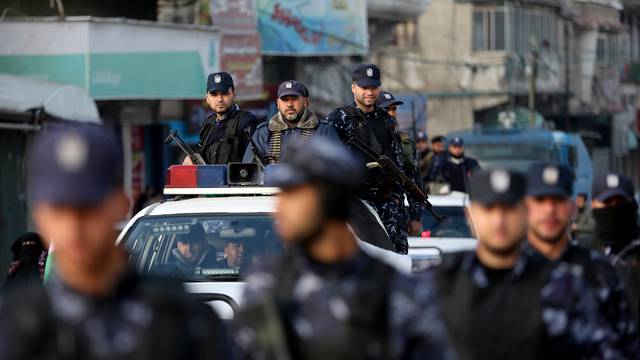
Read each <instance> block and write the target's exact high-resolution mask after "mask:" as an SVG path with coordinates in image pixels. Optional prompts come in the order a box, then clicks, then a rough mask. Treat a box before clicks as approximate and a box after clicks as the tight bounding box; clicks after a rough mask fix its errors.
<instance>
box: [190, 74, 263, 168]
mask: <svg viewBox="0 0 640 360" xmlns="http://www.w3.org/2000/svg"><path fill="white" fill-rule="evenodd" d="M235 98H236V90H235V87H234V85H233V78H231V75H229V73H226V72H224V71H223V72H217V73H213V74H210V75H209V77H208V78H207V104H208V105H209V108H210V109H211V111H212V112H213V113H212V114H211V115H210V116H209V118H208V119H207V122H206V123H205V124H204V126H203V127H202V130H200V141H199V142H198V147H197V150H196V151H197V152H198V153H200V155H202V157H203V158H204V160H205V162H206V163H207V164H227V163H229V162H241V161H242V158H243V156H244V153H245V150H246V149H247V145H248V144H249V136H251V135H252V134H253V132H254V130H255V129H256V127H257V126H258V120H257V119H256V117H255V116H253V114H252V113H250V112H247V111H244V110H240V107H239V106H238V105H237V104H236V103H235ZM183 164H185V165H190V164H192V163H191V159H190V158H189V157H186V158H185V159H184V161H183Z"/></svg>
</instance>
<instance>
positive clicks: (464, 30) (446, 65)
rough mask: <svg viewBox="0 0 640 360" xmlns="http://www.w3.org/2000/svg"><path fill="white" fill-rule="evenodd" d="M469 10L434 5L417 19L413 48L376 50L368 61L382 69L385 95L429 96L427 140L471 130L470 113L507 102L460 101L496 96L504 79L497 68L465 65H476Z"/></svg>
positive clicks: (443, 2) (449, 3)
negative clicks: (476, 93) (492, 92)
mask: <svg viewBox="0 0 640 360" xmlns="http://www.w3.org/2000/svg"><path fill="white" fill-rule="evenodd" d="M472 10H473V6H472V5H471V4H461V3H456V2H455V1H454V0H439V1H434V2H432V3H431V5H430V6H429V8H428V10H427V11H426V12H425V13H424V14H423V15H422V16H420V18H419V19H418V29H419V30H418V31H419V41H418V44H417V46H416V47H414V48H402V49H400V48H394V47H385V48H381V49H375V50H374V51H373V55H372V56H371V61H373V62H376V63H377V64H379V65H380V67H381V70H382V76H383V79H382V81H383V87H384V88H385V89H387V90H389V91H391V92H397V93H416V94H424V95H427V96H428V101H427V116H428V121H427V129H426V130H427V132H428V133H429V134H430V135H436V134H444V133H447V132H449V131H453V130H457V129H464V128H470V127H472V126H473V111H474V109H478V108H483V107H487V106H493V105H495V104H497V103H500V102H503V101H505V100H506V99H505V98H504V97H491V96H488V97H487V96H485V97H477V96H476V97H470V96H464V95H463V94H466V93H468V92H472V91H476V90H479V91H486V90H499V88H500V86H499V85H498V84H499V81H498V80H499V79H500V77H501V75H502V70H500V69H498V68H496V67H494V68H493V69H491V70H489V71H485V70H484V69H483V70H481V71H477V69H476V70H474V69H472V67H469V66H467V65H465V64H466V63H469V62H474V61H478V60H479V59H474V58H473V57H472V54H471V35H472V33H471V25H472ZM493 56H495V55H493ZM483 59H484V58H483ZM498 60H499V61H501V60H500V59H498ZM490 61H494V59H491V60H490Z"/></svg>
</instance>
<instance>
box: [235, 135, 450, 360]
mask: <svg viewBox="0 0 640 360" xmlns="http://www.w3.org/2000/svg"><path fill="white" fill-rule="evenodd" d="M296 145H297V147H296V151H295V152H292V155H291V156H289V157H288V159H287V160H286V161H284V162H283V163H282V164H281V165H280V167H276V168H274V169H273V171H271V172H268V173H267V175H266V177H265V182H267V183H268V184H270V185H274V186H279V187H280V188H281V189H282V191H281V192H280V194H278V196H277V199H276V205H275V206H276V208H277V210H278V211H277V212H275V213H274V216H275V218H276V223H277V224H278V226H277V231H278V234H279V235H280V238H281V239H282V240H283V242H284V243H285V244H286V247H285V248H286V252H285V253H284V254H283V255H281V256H279V257H277V258H274V259H271V261H267V262H266V263H263V264H260V265H258V266H257V267H256V269H255V271H254V272H253V273H252V274H250V275H249V276H248V278H247V286H246V288H245V294H244V299H245V301H244V302H243V304H242V308H241V310H240V311H239V312H238V316H237V318H236V324H235V325H236V326H235V327H234V340H235V342H236V343H237V345H238V348H239V350H240V355H241V357H240V358H241V359H282V360H287V359H385V360H393V359H424V358H429V359H451V358H453V355H454V354H453V353H452V351H451V348H450V346H449V342H448V339H447V336H446V333H445V328H444V324H443V322H442V320H441V318H440V313H439V308H438V304H437V303H436V302H435V298H434V295H435V294H434V292H433V288H432V284H431V283H430V282H428V281H424V282H420V281H417V279H415V278H410V277H408V276H405V275H403V274H400V273H398V272H397V271H396V270H395V269H394V268H392V267H390V266H388V265H386V264H385V263H383V262H381V261H380V260H378V259H376V258H373V257H370V256H369V255H367V254H366V253H364V252H363V251H362V250H361V249H360V248H359V246H358V243H357V241H356V238H355V236H354V234H353V232H352V231H351V229H350V228H349V226H348V224H347V219H348V218H349V212H350V207H349V204H350V202H351V201H355V196H354V190H355V189H356V188H357V187H358V186H359V185H360V184H359V182H360V180H361V174H362V171H361V168H360V167H359V166H358V160H356V159H355V158H354V156H353V155H352V154H350V153H349V151H348V150H347V149H345V148H344V147H343V146H342V145H341V144H339V143H333V142H327V141H326V140H325V139H320V138H316V139H311V140H309V142H308V143H305V144H296ZM292 146H293V145H292Z"/></svg>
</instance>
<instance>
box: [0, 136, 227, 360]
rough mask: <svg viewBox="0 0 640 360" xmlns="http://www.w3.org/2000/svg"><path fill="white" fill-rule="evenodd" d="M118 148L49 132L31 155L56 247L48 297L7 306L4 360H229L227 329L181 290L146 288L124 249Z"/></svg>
mask: <svg viewBox="0 0 640 360" xmlns="http://www.w3.org/2000/svg"><path fill="white" fill-rule="evenodd" d="M118 153H119V151H118V147H117V144H116V142H115V141H114V139H113V138H112V137H111V136H110V134H109V133H107V132H106V131H105V130H104V129H103V128H102V127H99V126H96V125H75V126H71V125H50V126H49V127H48V128H47V129H45V130H44V131H43V133H42V134H41V135H39V136H38V137H37V138H36V140H35V142H34V146H33V147H32V149H31V152H30V159H29V162H28V164H29V177H28V181H29V184H28V194H29V198H30V203H31V207H32V209H33V218H34V220H35V223H36V225H37V227H38V230H39V231H40V234H42V237H43V239H45V240H51V241H53V245H54V246H55V254H56V256H55V259H54V273H53V274H52V275H51V276H50V278H49V281H48V282H47V283H46V285H45V287H44V288H43V287H42V286H41V285H40V286H35V287H26V288H22V289H20V290H16V291H14V292H11V293H10V294H8V295H7V296H5V297H4V298H3V302H2V304H1V305H0V318H2V321H0V358H2V359H43V358H46V359H132V358H140V359H154V360H155V359H177V358H193V359H205V358H211V357H215V356H216V354H222V355H219V356H220V357H221V358H227V356H225V355H224V354H227V353H228V349H227V348H226V346H227V343H226V341H225V335H224V331H223V328H222V324H221V322H220V320H219V319H218V318H217V317H216V316H215V315H214V313H213V312H212V311H211V309H210V308H208V307H207V306H206V305H204V304H200V303H197V302H195V301H194V300H192V299H191V298H189V297H188V296H187V295H186V294H185V292H184V290H183V289H182V286H181V285H180V284H174V283H172V282H168V281H158V280H151V279H146V278H142V277H141V276H138V275H136V274H134V273H133V272H132V271H130V269H128V267H127V256H126V255H125V254H124V252H123V249H121V248H118V247H116V245H115V239H114V236H113V235H114V232H113V229H114V226H115V225H116V223H117V222H118V221H120V220H121V219H123V218H124V217H125V216H126V214H127V212H128V211H129V201H128V199H127V197H126V196H125V194H124V190H123V189H122V163H121V161H120V157H119V155H118Z"/></svg>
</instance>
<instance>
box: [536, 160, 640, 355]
mask: <svg viewBox="0 0 640 360" xmlns="http://www.w3.org/2000/svg"><path fill="white" fill-rule="evenodd" d="M527 180H528V181H527V182H528V187H527V196H526V198H525V204H526V206H527V210H528V216H527V217H528V228H527V239H528V244H527V245H526V246H525V252H527V253H528V254H529V255H530V256H542V257H544V258H546V259H548V260H550V261H552V262H553V264H552V266H564V265H565V264H569V265H570V266H572V267H573V268H574V269H580V272H581V273H582V275H583V278H584V281H585V282H586V283H587V285H588V286H589V287H590V288H591V289H593V290H594V294H595V295H596V298H597V300H598V302H599V304H600V315H601V316H603V317H604V318H606V319H607V320H608V321H609V324H610V325H611V327H612V329H613V330H614V331H615V332H616V333H617V334H618V337H619V339H620V341H619V343H618V347H619V348H620V349H624V350H625V352H626V355H627V356H629V357H632V356H633V355H634V354H636V353H637V351H639V350H640V348H639V347H638V337H637V336H638V329H637V323H636V321H635V320H634V318H633V314H632V312H631V309H630V308H629V301H628V299H627V295H626V293H625V290H624V285H623V283H622V281H621V280H620V278H619V277H618V275H617V274H616V272H615V270H614V268H613V267H612V266H611V264H610V263H609V261H607V259H606V258H605V257H604V256H602V255H601V254H599V253H598V252H596V251H593V250H589V249H586V248H583V247H580V246H578V245H574V244H571V242H570V238H569V225H570V224H571V217H572V215H573V212H574V206H575V205H574V202H573V201H572V200H571V195H572V194H573V182H574V177H573V172H572V171H571V169H569V168H568V167H565V166H560V165H555V164H551V163H536V164H533V165H532V166H531V168H530V169H529V172H528V177H527Z"/></svg>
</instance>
